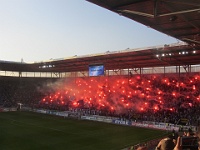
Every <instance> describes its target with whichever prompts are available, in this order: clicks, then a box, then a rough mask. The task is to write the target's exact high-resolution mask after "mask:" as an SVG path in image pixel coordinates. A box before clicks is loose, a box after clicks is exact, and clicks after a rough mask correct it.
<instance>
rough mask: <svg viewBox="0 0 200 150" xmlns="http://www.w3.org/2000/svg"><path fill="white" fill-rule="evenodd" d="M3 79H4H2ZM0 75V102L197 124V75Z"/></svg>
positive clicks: (199, 108) (199, 107)
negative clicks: (59, 76)
mask: <svg viewBox="0 0 200 150" xmlns="http://www.w3.org/2000/svg"><path fill="white" fill-rule="evenodd" d="M5 78H6V77H5ZM5 78H4V79H1V80H0V84H1V88H0V92H1V93H0V105H4V107H10V106H14V105H17V103H22V104H23V105H27V106H30V107H36V108H44V109H53V110H60V111H63V110H74V111H81V112H82V113H83V114H97V115H107V116H117V117H121V118H126V119H132V120H135V121H140V120H144V121H155V122H167V123H174V124H178V123H180V120H181V119H185V120H187V122H185V123H186V124H187V125H197V124H199V120H200V118H199V114H200V76H199V75H198V74H189V75H188V74H165V75H135V76H132V77H130V76H114V77H111V76H109V77H93V78H91V77H88V78H86V77H85V78H73V79H59V80H58V79H54V80H50V79H38V78H37V79H34V78H30V79H28V78H14V79H11V78H10V77H8V78H6V80H5Z"/></svg>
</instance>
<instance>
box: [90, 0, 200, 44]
mask: <svg viewBox="0 0 200 150" xmlns="http://www.w3.org/2000/svg"><path fill="white" fill-rule="evenodd" d="M88 1H89V2H92V3H94V4H97V5H99V6H101V7H104V8H106V9H109V10H111V11H113V12H116V13H118V14H119V15H122V16H125V17H127V18H130V19H132V20H134V21H137V22H139V23H142V24H144V25H146V26H148V27H150V28H153V29H155V30H157V31H160V32H162V33H165V34H167V35H170V36H172V37H175V38H177V39H179V40H181V41H185V42H187V43H193V44H200V0H122V1H119V0H88Z"/></svg>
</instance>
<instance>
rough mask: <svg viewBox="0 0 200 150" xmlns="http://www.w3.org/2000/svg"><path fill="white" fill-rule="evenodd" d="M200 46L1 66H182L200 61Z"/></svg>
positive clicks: (49, 69) (70, 68)
mask: <svg viewBox="0 0 200 150" xmlns="http://www.w3.org/2000/svg"><path fill="white" fill-rule="evenodd" d="M199 58H200V46H195V47H194V46H191V45H187V44H184V43H178V44H172V45H164V46H159V47H149V48H141V49H127V50H123V51H116V52H106V53H101V54H94V55H86V56H74V57H71V58H65V59H61V60H50V61H46V62H39V63H33V64H26V63H16V62H5V61H1V62H0V70H5V71H25V72H76V71H88V66H89V65H94V64H104V66H105V69H106V70H116V69H128V68H132V69H133V68H147V67H163V66H182V65H196V64H200V59H199Z"/></svg>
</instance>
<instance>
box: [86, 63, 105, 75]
mask: <svg viewBox="0 0 200 150" xmlns="http://www.w3.org/2000/svg"><path fill="white" fill-rule="evenodd" d="M103 75H104V65H102V64H101V65H89V76H103Z"/></svg>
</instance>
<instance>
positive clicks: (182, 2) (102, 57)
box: [0, 0, 200, 72]
mask: <svg viewBox="0 0 200 150" xmlns="http://www.w3.org/2000/svg"><path fill="white" fill-rule="evenodd" d="M87 1H89V2H91V3H94V4H96V5H98V6H100V7H103V8H106V9H108V10H111V11H113V12H115V13H118V14H119V15H122V16H125V17H127V18H130V19H132V20H133V21H137V22H139V23H141V24H144V25H146V26H148V27H150V28H153V29H155V30H157V31H159V32H162V33H164V34H167V35H169V36H172V37H174V38H176V39H179V40H181V41H182V42H180V43H177V44H170V45H163V46H155V47H147V48H140V49H126V50H122V51H115V52H109V51H108V52H106V53H101V54H93V55H86V56H74V57H70V58H63V59H55V60H49V61H44V62H36V63H31V64H27V63H23V62H22V63H16V62H8V61H0V70H2V71H19V72H77V71H88V66H89V65H93V64H104V66H105V69H106V70H114V69H128V68H148V67H165V66H186V65H188V66H189V65H199V64H200V59H199V58H200V0H176V1H174V0H121V1H120V0H87Z"/></svg>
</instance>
